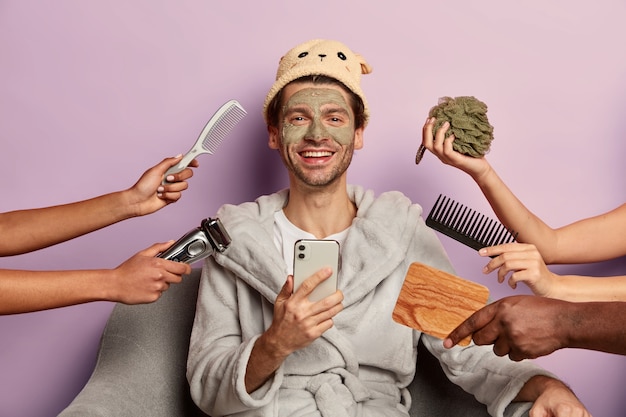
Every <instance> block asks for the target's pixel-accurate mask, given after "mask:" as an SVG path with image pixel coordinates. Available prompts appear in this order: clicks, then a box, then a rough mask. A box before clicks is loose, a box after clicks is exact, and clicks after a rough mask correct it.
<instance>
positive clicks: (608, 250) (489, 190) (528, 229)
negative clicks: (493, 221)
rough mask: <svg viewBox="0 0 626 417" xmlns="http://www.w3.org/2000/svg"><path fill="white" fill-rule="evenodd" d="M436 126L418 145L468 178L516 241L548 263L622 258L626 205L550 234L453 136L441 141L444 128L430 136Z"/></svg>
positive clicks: (429, 125)
mask: <svg viewBox="0 0 626 417" xmlns="http://www.w3.org/2000/svg"><path fill="white" fill-rule="evenodd" d="M434 122H435V121H434V119H429V120H427V121H426V123H425V125H424V127H423V130H422V144H423V145H424V146H425V147H426V148H427V149H428V150H430V151H431V152H432V153H433V154H435V155H436V156H437V157H438V158H439V159H440V160H441V161H442V162H443V163H444V164H447V165H451V166H454V167H456V168H458V169H460V170H462V171H464V172H466V173H467V174H468V175H470V176H471V177H472V179H474V181H475V182H476V184H477V185H478V186H479V187H480V189H481V191H482V192H483V194H484V195H485V197H486V198H487V200H488V201H489V204H490V205H491V207H492V208H493V210H494V212H495V213H496V216H497V217H498V219H500V221H501V222H502V223H503V224H504V225H505V226H506V227H507V228H508V229H510V230H514V231H515V232H517V233H519V234H518V236H517V240H518V241H519V242H524V243H532V244H534V245H535V246H536V247H537V250H539V253H541V256H542V257H543V259H544V261H545V262H546V264H557V263H586V262H598V261H604V260H607V259H613V258H616V257H619V256H623V255H626V233H624V232H625V231H626V204H623V205H621V206H620V207H618V208H616V209H614V210H612V211H610V212H608V213H605V214H601V215H599V216H595V217H591V218H588V219H583V220H580V221H578V222H575V223H572V224H570V225H566V226H564V227H561V228H558V229H553V228H551V227H549V226H548V225H546V224H545V223H544V222H543V221H542V220H541V219H540V218H538V217H537V216H536V215H534V214H533V213H532V212H531V211H530V210H528V208H526V206H524V204H523V203H522V202H521V201H520V200H519V199H518V198H517V197H516V196H515V194H513V192H512V191H511V190H510V189H509V188H508V187H507V185H506V184H505V183H504V182H503V181H502V179H500V177H499V176H498V174H497V173H496V172H495V170H494V169H493V168H492V167H491V165H490V164H489V163H488V162H487V160H486V159H485V158H484V157H483V158H473V157H469V156H465V155H463V154H460V153H458V152H456V151H454V150H453V148H452V142H453V141H454V135H451V136H449V137H448V138H445V132H446V130H447V129H448V126H447V125H446V124H444V125H443V126H442V127H441V128H440V129H439V130H437V132H435V134H434V136H433V126H434Z"/></svg>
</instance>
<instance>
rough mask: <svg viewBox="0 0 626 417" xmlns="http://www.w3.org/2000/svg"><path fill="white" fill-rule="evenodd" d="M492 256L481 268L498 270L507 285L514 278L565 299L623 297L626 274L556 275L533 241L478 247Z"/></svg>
mask: <svg viewBox="0 0 626 417" xmlns="http://www.w3.org/2000/svg"><path fill="white" fill-rule="evenodd" d="M479 253H480V255H481V256H493V257H494V258H493V259H492V260H490V261H489V263H488V264H487V265H485V267H484V269H483V272H484V273H485V274H489V273H491V272H493V271H497V273H498V282H500V283H502V282H504V281H505V279H507V276H508V284H509V286H510V287H511V288H513V289H515V288H516V287H517V283H518V282H523V283H525V284H526V285H528V286H529V287H530V289H531V290H532V291H533V293H534V294H536V295H540V296H542V297H550V298H558V299H560V300H565V301H576V302H585V301H626V276H613V277H601V278H600V277H589V276H582V275H558V274H555V273H554V272H552V271H550V270H549V269H548V267H547V266H546V264H545V262H544V261H543V258H542V257H541V254H540V253H539V251H538V250H537V248H536V246H535V245H532V244H524V243H507V244H504V245H497V246H491V247H488V248H483V249H481V250H480V251H479Z"/></svg>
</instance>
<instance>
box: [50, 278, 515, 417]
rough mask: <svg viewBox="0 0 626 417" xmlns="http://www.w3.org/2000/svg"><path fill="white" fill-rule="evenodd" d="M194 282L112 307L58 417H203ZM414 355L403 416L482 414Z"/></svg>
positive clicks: (424, 356)
mask: <svg viewBox="0 0 626 417" xmlns="http://www.w3.org/2000/svg"><path fill="white" fill-rule="evenodd" d="M199 278H200V270H199V269H194V270H193V272H192V274H191V275H189V276H186V277H184V279H183V282H182V283H180V284H177V285H172V287H171V288H170V289H169V291H167V292H166V293H164V294H163V297H161V299H160V300H159V301H157V302H155V303H152V304H145V305H137V306H127V305H124V304H117V305H116V306H115V308H114V309H113V312H112V314H111V317H110V318H109V321H108V322H107V325H106V327H105V329H104V333H103V334H102V339H101V342H100V349H99V352H98V358H97V362H96V366H95V369H94V371H93V374H92V375H91V377H90V379H89V381H88V382H87V384H86V385H85V387H84V388H83V390H82V391H81V392H80V393H79V394H78V396H77V397H76V398H75V399H74V401H73V402H72V403H71V404H70V405H69V406H68V407H67V408H66V409H65V410H64V411H62V412H61V414H59V417H125V416H129V417H141V416H150V417H178V416H181V417H182V416H205V414H204V413H202V412H201V411H200V410H199V409H198V408H197V407H196V406H195V405H194V403H193V401H192V400H191V397H190V395H189V386H188V384H187V380H186V377H185V367H186V361H187V352H188V349H189V336H190V334H191V326H192V324H193V317H194V313H195V305H196V298H197V295H198V283H199ZM418 358H419V359H418V363H417V366H418V372H417V376H416V378H415V380H414V381H413V382H412V383H411V386H410V391H411V396H412V397H413V406H412V408H411V416H428V417H438V416H441V417H444V416H445V417H449V416H465V417H485V416H488V414H487V410H486V407H485V406H484V405H483V404H480V403H479V402H477V401H476V400H475V399H474V397H473V396H472V395H470V394H468V393H466V392H465V391H463V390H462V389H461V388H459V387H458V386H456V385H454V384H452V383H451V382H449V381H448V379H447V378H446V377H445V375H444V374H443V371H442V370H441V367H440V365H439V362H438V361H437V360H436V359H435V358H434V357H433V356H432V355H431V354H430V353H429V352H428V351H427V350H426V349H423V348H422V349H421V350H420V352H419V355H418ZM512 408H513V406H509V409H511V410H509V409H507V414H509V413H508V411H513V410H512Z"/></svg>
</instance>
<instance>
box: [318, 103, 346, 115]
mask: <svg viewBox="0 0 626 417" xmlns="http://www.w3.org/2000/svg"><path fill="white" fill-rule="evenodd" d="M332 113H339V114H344V115H346V116H349V115H350V113H348V110H346V108H345V107H342V106H340V105H337V104H332V103H331V104H329V105H328V106H322V114H332Z"/></svg>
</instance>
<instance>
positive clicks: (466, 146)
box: [429, 96, 493, 158]
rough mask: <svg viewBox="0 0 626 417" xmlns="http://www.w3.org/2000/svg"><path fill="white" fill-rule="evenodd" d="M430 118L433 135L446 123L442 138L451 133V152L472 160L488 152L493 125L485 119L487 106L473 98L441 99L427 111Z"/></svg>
mask: <svg viewBox="0 0 626 417" xmlns="http://www.w3.org/2000/svg"><path fill="white" fill-rule="evenodd" d="M429 116H430V117H434V118H435V119H436V122H435V126H434V129H433V134H434V133H435V132H436V131H437V129H439V128H440V127H441V125H443V124H444V123H445V122H449V123H450V128H448V130H447V131H446V137H448V136H450V135H451V134H454V137H455V140H454V142H453V143H452V147H453V149H454V150H455V151H457V152H460V153H462V154H464V155H468V156H473V157H475V158H477V157H481V156H484V155H485V154H486V153H487V152H489V148H490V146H491V141H492V140H493V126H491V125H490V124H489V120H488V119H487V105H486V104H485V103H483V102H482V101H480V100H478V99H477V98H475V97H471V96H462V97H454V98H452V97H442V98H440V99H439V104H437V105H436V106H435V107H433V108H432V109H430V113H429Z"/></svg>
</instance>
